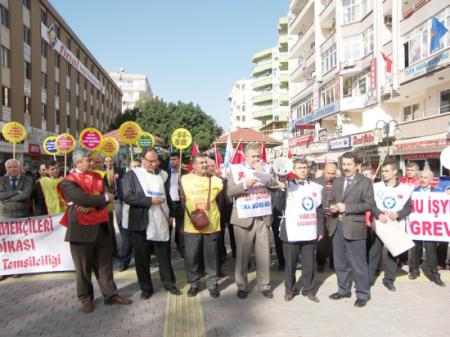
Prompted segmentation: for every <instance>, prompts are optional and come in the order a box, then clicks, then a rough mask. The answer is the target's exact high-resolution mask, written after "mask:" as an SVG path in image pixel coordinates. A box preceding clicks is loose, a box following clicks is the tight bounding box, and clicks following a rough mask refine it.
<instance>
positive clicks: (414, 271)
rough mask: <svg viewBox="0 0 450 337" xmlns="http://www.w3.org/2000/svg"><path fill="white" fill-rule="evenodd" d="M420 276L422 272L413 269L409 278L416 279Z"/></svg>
mask: <svg viewBox="0 0 450 337" xmlns="http://www.w3.org/2000/svg"><path fill="white" fill-rule="evenodd" d="M419 276H420V272H419V271H418V270H411V271H410V272H409V276H408V278H409V279H410V280H415V279H416V278H418V277H419Z"/></svg>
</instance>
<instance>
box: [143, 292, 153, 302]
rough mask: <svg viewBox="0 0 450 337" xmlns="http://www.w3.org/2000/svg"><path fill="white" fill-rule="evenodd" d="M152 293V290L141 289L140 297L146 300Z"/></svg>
mask: <svg viewBox="0 0 450 337" xmlns="http://www.w3.org/2000/svg"><path fill="white" fill-rule="evenodd" d="M152 295H153V291H143V292H142V293H141V298H142V299H143V300H148V299H149V298H150V297H152Z"/></svg>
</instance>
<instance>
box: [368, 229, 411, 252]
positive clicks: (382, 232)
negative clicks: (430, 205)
mask: <svg viewBox="0 0 450 337" xmlns="http://www.w3.org/2000/svg"><path fill="white" fill-rule="evenodd" d="M375 232H376V233H377V235H378V237H379V238H380V240H381V241H382V242H383V243H384V245H385V246H386V248H387V249H388V250H389V252H390V253H391V255H392V256H394V257H395V256H398V255H400V254H401V253H403V252H406V251H407V250H409V249H411V248H412V247H414V242H413V241H412V240H411V238H410V237H408V234H406V233H405V226H404V224H403V223H399V222H398V221H392V220H389V221H388V222H387V223H383V222H381V221H379V220H376V223H375Z"/></svg>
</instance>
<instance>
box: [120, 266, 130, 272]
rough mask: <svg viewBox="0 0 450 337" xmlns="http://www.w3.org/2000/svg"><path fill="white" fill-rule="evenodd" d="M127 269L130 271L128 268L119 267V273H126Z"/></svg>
mask: <svg viewBox="0 0 450 337" xmlns="http://www.w3.org/2000/svg"><path fill="white" fill-rule="evenodd" d="M127 269H128V266H120V267H119V272H123V271H125V270H127Z"/></svg>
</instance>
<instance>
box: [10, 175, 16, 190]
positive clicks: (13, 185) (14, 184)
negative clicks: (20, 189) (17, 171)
mask: <svg viewBox="0 0 450 337" xmlns="http://www.w3.org/2000/svg"><path fill="white" fill-rule="evenodd" d="M11 188H12V190H13V191H15V190H16V189H17V178H16V177H13V178H11Z"/></svg>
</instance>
